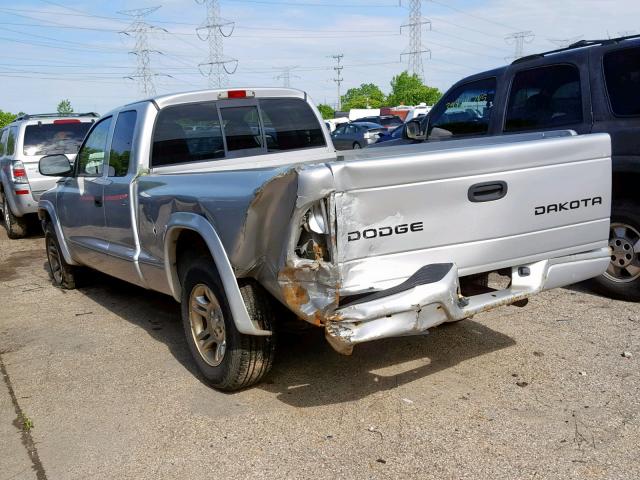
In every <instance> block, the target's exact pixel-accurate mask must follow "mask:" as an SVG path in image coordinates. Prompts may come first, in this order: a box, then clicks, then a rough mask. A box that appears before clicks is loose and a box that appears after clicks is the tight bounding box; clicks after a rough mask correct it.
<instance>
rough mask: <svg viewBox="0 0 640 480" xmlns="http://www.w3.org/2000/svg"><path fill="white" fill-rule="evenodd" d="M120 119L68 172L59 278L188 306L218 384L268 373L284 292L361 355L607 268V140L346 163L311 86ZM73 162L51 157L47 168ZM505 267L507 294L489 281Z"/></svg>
mask: <svg viewBox="0 0 640 480" xmlns="http://www.w3.org/2000/svg"><path fill="white" fill-rule="evenodd" d="M132 111H133V112H136V118H135V129H133V128H132V133H131V135H132V138H131V142H130V145H131V146H130V147H129V148H130V150H129V158H130V161H129V166H128V170H127V172H126V174H125V175H122V176H120V177H116V176H114V175H113V171H114V166H113V165H112V164H113V163H114V158H116V157H117V159H118V161H121V157H122V156H121V155H117V156H115V157H114V153H113V152H114V149H113V143H114V142H116V138H115V137H116V131H117V130H118V123H117V122H118V121H119V119H120V118H121V116H122V115H123V114H125V113H129V112H132ZM107 119H115V125H113V124H111V125H110V126H109V127H108V128H107V129H106V130H107V132H108V133H107V134H106V137H105V139H104V145H105V147H104V153H103V154H102V156H99V158H100V160H101V161H102V162H103V169H102V170H101V174H100V175H98V176H97V177H89V176H87V175H86V174H85V175H83V172H82V168H83V164H82V162H83V149H84V148H87V147H86V145H85V146H83V147H82V148H81V150H80V153H79V155H78V158H79V160H78V161H77V162H76V165H75V170H69V172H60V171H58V170H56V172H55V174H57V175H60V174H61V173H62V174H63V175H67V176H68V177H69V179H68V180H67V181H66V182H65V183H60V184H58V187H56V189H54V190H52V191H50V192H48V193H47V194H45V195H44V196H43V197H42V200H41V202H40V217H41V219H42V220H43V222H44V223H45V230H46V231H48V232H49V234H48V237H47V238H48V239H49V238H50V239H51V242H50V243H51V245H52V246H53V247H56V248H57V249H58V256H59V261H57V260H56V258H52V255H53V256H55V250H56V248H53V250H52V252H53V253H51V254H50V256H49V262H50V264H51V266H52V270H54V268H55V267H57V268H59V270H60V271H61V274H60V275H59V276H58V278H60V279H61V280H60V281H57V283H58V284H59V285H61V286H65V278H67V279H68V278H72V276H73V273H74V268H77V266H81V265H84V266H89V267H92V268H94V269H97V270H101V271H103V272H105V273H108V274H110V275H114V276H116V277H119V278H122V279H124V280H126V281H129V282H131V283H135V284H137V285H140V286H143V287H145V288H150V289H153V290H157V291H160V292H164V293H167V294H170V295H172V296H173V297H174V298H175V299H176V300H177V301H179V302H181V303H182V307H183V308H182V315H183V322H184V326H185V333H186V336H187V341H188V343H189V346H190V348H191V351H192V353H193V354H194V358H195V360H196V363H197V364H198V366H199V367H200V369H201V371H202V372H203V375H204V376H205V378H207V379H208V380H209V381H210V382H211V384H212V385H214V386H215V387H217V388H221V389H227V390H231V389H235V388H240V387H243V386H247V385H249V384H251V383H255V382H256V381H258V380H259V379H260V378H261V377H262V375H264V373H266V371H268V368H269V366H270V364H271V360H272V358H273V351H274V345H275V339H274V335H272V333H273V331H274V324H275V322H276V320H277V319H276V318H275V314H274V313H273V312H274V309H273V308H271V307H270V306H269V305H270V303H271V302H272V301H273V299H275V300H277V301H279V302H280V303H282V304H283V305H285V306H286V307H287V308H288V309H289V310H291V311H292V312H293V313H295V314H296V315H297V316H298V317H300V318H301V319H302V320H304V321H307V322H309V323H311V324H313V325H316V326H318V327H320V328H324V330H325V334H326V338H327V340H328V341H329V343H330V344H331V345H332V347H333V348H335V349H336V350H337V351H338V352H340V353H344V354H349V353H351V351H352V349H353V347H354V345H356V344H358V343H362V342H367V341H371V340H375V339H379V338H385V337H392V336H401V335H414V334H420V333H423V332H426V331H427V330H428V329H429V328H431V327H434V326H436V325H438V324H441V323H443V322H451V321H456V320H460V319H463V318H467V317H470V316H472V315H475V314H476V313H479V312H483V311H486V310H489V309H491V308H495V307H498V306H502V305H509V304H517V305H522V304H523V303H525V302H526V299H527V298H528V297H529V296H531V295H533V294H536V293H538V292H540V291H542V290H546V289H550V288H555V287H559V286H563V285H568V284H571V283H575V282H578V281H581V280H585V279H587V278H591V277H594V276H597V275H600V274H601V273H602V272H603V271H604V270H605V269H606V268H607V265H608V263H609V252H608V232H609V214H610V191H611V185H610V178H611V175H610V169H611V159H610V157H611V152H610V141H609V137H608V136H607V135H604V134H594V135H582V136H576V135H573V134H572V133H571V132H552V133H548V132H547V133H545V134H524V135H513V136H505V137H497V138H491V139H475V140H462V141H457V142H455V143H453V142H452V143H447V142H440V143H434V144H421V145H409V146H402V147H397V148H389V149H375V150H362V151H357V152H353V153H347V154H345V155H343V156H337V155H336V152H335V150H334V148H333V146H332V144H331V139H330V136H329V134H328V132H327V131H326V130H325V129H324V127H323V124H322V120H321V117H320V116H319V114H318V112H317V110H316V109H315V107H314V106H313V104H312V103H311V102H310V100H309V99H308V98H307V96H306V94H304V93H303V92H299V91H294V90H278V89H256V90H234V91H205V92H194V93H187V94H177V95H171V96H165V97H159V98H156V99H153V100H148V101H143V102H139V103H136V104H133V105H128V106H125V107H121V108H120V109H117V110H116V111H114V112H112V113H110V114H108V115H106V116H105V117H103V120H101V122H104V121H106V120H107ZM101 122H98V123H97V124H96V126H95V127H94V128H93V129H92V132H95V130H96V129H98V126H99V125H100V124H101ZM112 123H113V122H112ZM90 141H91V132H90V134H89V137H88V139H87V140H86V141H85V142H86V143H89V142H90ZM109 144H111V148H109V146H108V145H109ZM92 148H93V149H94V150H95V145H94V146H93V147H92ZM92 155H93V158H94V159H95V158H96V157H95V152H94V151H93V150H92ZM90 156H91V155H88V156H87V158H88V157H90ZM53 157H56V156H53ZM55 160H56V159H55V158H52V159H47V158H46V157H45V159H43V162H42V164H41V170H42V171H43V173H46V172H45V170H46V168H47V162H49V163H50V164H51V165H53V164H54V163H55ZM57 162H58V163H57V164H59V163H60V162H61V160H60V159H59V158H58V159H57ZM62 163H64V162H62ZM88 163H90V162H88ZM57 164H56V165H57ZM120 167H121V165H120ZM85 173H86V172H85ZM87 197H88V198H89V199H93V200H94V201H93V202H86V201H85V202H76V203H72V202H74V201H77V200H79V199H85V200H86V199H87ZM96 199H99V200H100V201H99V202H98V201H95V200H96ZM78 203H80V204H81V205H79V206H78ZM98 203H99V204H100V206H96V205H98ZM71 210H74V212H73V214H71V213H70V211H71ZM47 228H48V229H47ZM48 245H49V243H48ZM47 251H48V252H49V248H48V250H47ZM492 272H495V273H498V274H500V275H502V276H504V277H507V279H508V280H507V281H508V286H506V287H505V288H501V289H498V290H494V289H492V288H490V287H489V286H488V285H487V278H488V275H489V274H490V273H492ZM54 281H56V276H55V275H54ZM67 283H69V282H67ZM243 356H244V357H243ZM239 358H248V362H249V364H250V365H251V369H252V370H251V373H249V370H247V369H248V368H249V367H246V365H245V366H242V365H238V361H237V360H238V359H239ZM240 363H241V362H240ZM257 367H260V368H257ZM256 370H258V373H255V372H256Z"/></svg>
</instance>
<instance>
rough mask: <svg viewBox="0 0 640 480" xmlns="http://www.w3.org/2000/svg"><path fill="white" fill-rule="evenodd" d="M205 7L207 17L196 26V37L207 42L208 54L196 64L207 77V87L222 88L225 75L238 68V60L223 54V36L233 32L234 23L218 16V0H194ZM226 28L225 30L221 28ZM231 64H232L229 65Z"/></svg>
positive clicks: (225, 36) (225, 78)
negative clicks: (201, 23)
mask: <svg viewBox="0 0 640 480" xmlns="http://www.w3.org/2000/svg"><path fill="white" fill-rule="evenodd" d="M196 3H199V4H200V5H206V7H207V19H206V20H205V22H204V24H203V25H201V26H200V27H198V28H196V34H197V35H198V38H199V39H200V40H202V41H203V42H208V44H209V56H208V57H207V58H206V59H205V61H204V62H202V63H199V64H198V69H199V70H200V73H201V74H202V75H204V76H205V77H208V79H209V88H222V87H223V86H224V85H226V83H227V76H228V75H233V74H234V73H235V72H236V70H237V68H238V60H236V59H235V58H230V57H225V56H224V45H223V40H224V38H227V37H230V36H231V35H232V34H233V29H234V26H235V23H234V22H232V21H229V20H225V19H224V18H222V17H221V16H220V3H219V0H196ZM224 28H227V29H228V30H227V32H226V33H225V31H224V30H223V29H224ZM231 65H233V66H231Z"/></svg>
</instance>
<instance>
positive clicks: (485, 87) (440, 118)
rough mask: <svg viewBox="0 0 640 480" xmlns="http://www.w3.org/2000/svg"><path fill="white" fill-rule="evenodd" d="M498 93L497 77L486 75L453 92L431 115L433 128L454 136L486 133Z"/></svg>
mask: <svg viewBox="0 0 640 480" xmlns="http://www.w3.org/2000/svg"><path fill="white" fill-rule="evenodd" d="M495 95H496V79H495V78H487V79H483V80H479V81H477V82H471V83H467V84H465V85H461V86H459V87H457V88H456V89H454V90H453V91H451V92H450V93H449V94H448V95H447V96H446V97H445V98H444V100H443V101H442V103H441V104H440V105H439V106H438V110H437V111H434V112H433V115H432V116H431V125H430V126H431V127H435V128H438V129H441V130H445V131H446V132H448V133H450V134H451V135H452V136H454V137H457V136H463V135H484V134H486V133H487V132H488V131H489V118H490V115H491V109H492V107H493V100H494V98H495Z"/></svg>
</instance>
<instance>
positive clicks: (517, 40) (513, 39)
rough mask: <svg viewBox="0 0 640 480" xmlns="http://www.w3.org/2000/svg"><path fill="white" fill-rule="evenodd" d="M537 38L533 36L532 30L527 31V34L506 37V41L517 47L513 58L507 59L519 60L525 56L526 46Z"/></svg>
mask: <svg viewBox="0 0 640 480" xmlns="http://www.w3.org/2000/svg"><path fill="white" fill-rule="evenodd" d="M535 37H536V36H535V35H534V34H533V32H532V31H531V30H527V31H526V32H515V33H512V34H511V35H507V36H506V37H504V39H505V41H506V42H507V43H508V44H509V45H511V44H514V45H515V52H514V55H513V57H506V60H509V59H513V60H517V59H518V58H521V57H523V56H524V44H525V43H531V42H533V39H534V38H535Z"/></svg>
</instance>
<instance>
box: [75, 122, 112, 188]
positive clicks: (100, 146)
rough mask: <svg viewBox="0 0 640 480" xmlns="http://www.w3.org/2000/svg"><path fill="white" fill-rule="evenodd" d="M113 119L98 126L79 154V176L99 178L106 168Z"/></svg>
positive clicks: (92, 131)
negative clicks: (105, 160)
mask: <svg viewBox="0 0 640 480" xmlns="http://www.w3.org/2000/svg"><path fill="white" fill-rule="evenodd" d="M110 127H111V117H108V118H105V119H104V120H101V121H100V122H98V123H97V124H96V126H95V127H94V128H93V130H91V131H90V132H89V136H88V137H87V139H86V141H85V142H84V145H83V146H82V148H81V149H80V152H79V153H78V170H77V172H78V176H79V177H99V176H101V175H102V171H103V167H104V157H105V153H106V150H107V137H108V136H109V128H110Z"/></svg>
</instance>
